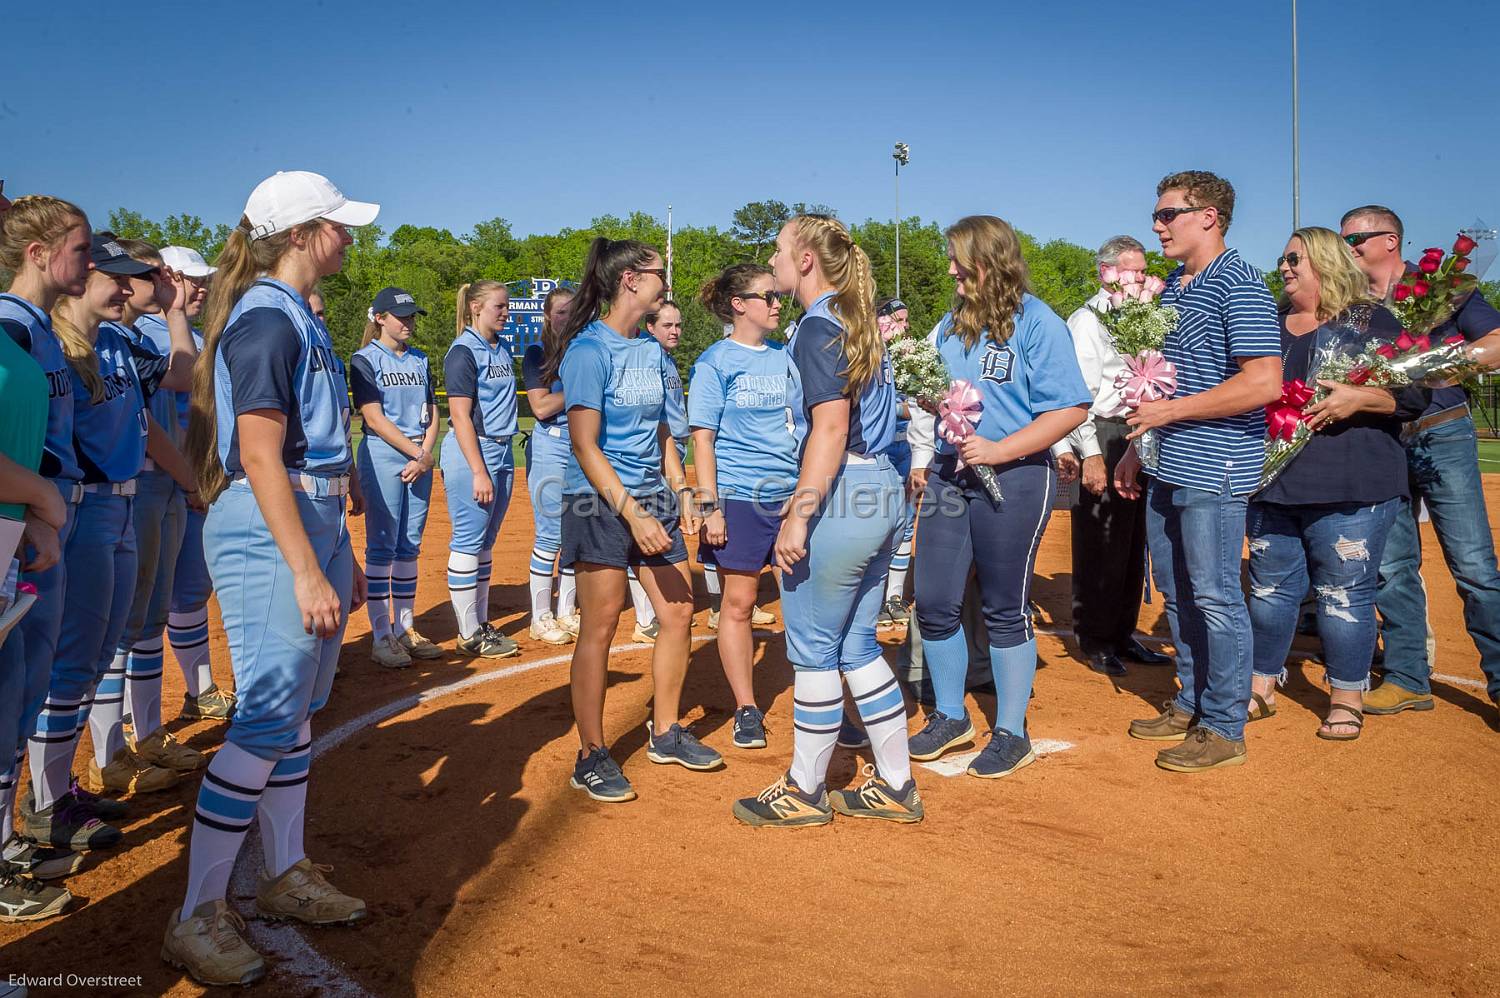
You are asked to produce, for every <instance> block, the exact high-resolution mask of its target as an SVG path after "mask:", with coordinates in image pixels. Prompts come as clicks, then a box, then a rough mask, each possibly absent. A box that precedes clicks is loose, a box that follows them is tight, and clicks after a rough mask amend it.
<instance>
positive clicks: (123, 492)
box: [79, 478, 135, 497]
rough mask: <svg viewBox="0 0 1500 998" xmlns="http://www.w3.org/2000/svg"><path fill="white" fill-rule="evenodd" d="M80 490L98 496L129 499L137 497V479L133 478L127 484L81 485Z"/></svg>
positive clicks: (91, 483) (100, 483) (97, 483)
mask: <svg viewBox="0 0 1500 998" xmlns="http://www.w3.org/2000/svg"><path fill="white" fill-rule="evenodd" d="M79 488H81V489H82V490H83V491H84V492H92V493H94V494H96V495H110V496H126V497H129V496H133V495H135V479H134V478H132V479H130V480H129V481H126V482H90V483H88V484H87V485H80V486H79Z"/></svg>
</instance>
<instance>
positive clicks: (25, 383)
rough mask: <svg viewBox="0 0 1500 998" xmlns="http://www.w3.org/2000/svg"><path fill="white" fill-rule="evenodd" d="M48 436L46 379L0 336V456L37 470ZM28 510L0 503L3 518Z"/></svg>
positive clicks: (13, 342) (12, 343)
mask: <svg viewBox="0 0 1500 998" xmlns="http://www.w3.org/2000/svg"><path fill="white" fill-rule="evenodd" d="M46 434H47V376H46V375H45V374H43V373H42V369H41V367H40V366H38V365H37V362H36V361H34V360H32V359H31V356H30V355H29V354H27V353H26V351H25V350H22V349H21V348H20V347H19V346H17V345H16V343H15V341H14V340H12V339H11V338H10V337H9V336H6V335H4V334H3V333H0V454H4V455H5V456H6V457H8V458H10V459H11V460H12V461H14V462H16V463H17V464H19V465H20V466H21V467H23V468H28V469H30V470H32V471H35V470H36V469H37V467H38V466H40V464H41V463H42V439H43V438H44V437H45V436H46ZM25 515H26V507H25V506H22V505H20V504H18V503H0V516H3V517H5V518H6V519H8V520H19V519H21V518H22V517H23V516H25Z"/></svg>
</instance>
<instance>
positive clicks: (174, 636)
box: [136, 246, 235, 720]
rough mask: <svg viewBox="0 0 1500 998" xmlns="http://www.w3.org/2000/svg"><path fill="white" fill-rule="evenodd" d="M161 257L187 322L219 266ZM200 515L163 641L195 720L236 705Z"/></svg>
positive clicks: (192, 254) (180, 404)
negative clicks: (213, 653)
mask: <svg viewBox="0 0 1500 998" xmlns="http://www.w3.org/2000/svg"><path fill="white" fill-rule="evenodd" d="M161 256H162V262H163V263H165V264H166V265H167V266H168V267H170V268H171V269H172V270H175V271H177V272H178V273H180V274H182V276H183V277H184V278H185V279H186V280H187V282H188V284H189V285H191V286H192V288H193V294H192V296H191V297H189V299H188V303H187V307H186V310H185V311H186V313H187V318H188V321H189V322H193V321H195V320H197V319H198V317H199V316H200V315H201V314H202V312H203V307H204V302H205V301H206V299H207V298H208V281H209V279H210V278H212V277H213V275H214V274H215V273H217V272H218V268H217V267H210V266H209V265H208V263H207V262H206V261H205V260H204V259H203V257H202V255H201V254H200V253H199V252H198V251H197V250H195V249H190V248H188V247H186V246H165V247H163V248H162V251H161ZM136 325H137V327H138V328H140V329H141V330H142V331H143V332H145V333H147V335H150V336H151V337H152V338H153V339H155V340H156V341H157V342H158V343H160V342H161V337H162V336H164V335H165V333H166V327H165V324H164V323H161V324H158V323H157V321H156V319H155V317H154V316H142V317H141V319H139V320H138V321H137V323H136ZM193 340H194V342H195V343H196V344H197V345H198V349H199V350H202V349H203V335H202V334H201V333H200V332H199V331H198V330H197V329H196V328H195V329H194V330H193ZM176 394H177V421H178V426H179V427H180V434H181V437H180V439H182V440H183V441H186V440H187V428H188V413H189V411H190V409H191V401H192V393H191V392H177V393H176ZM203 518H204V511H203V510H202V509H199V508H196V506H195V505H194V504H192V503H189V504H188V508H187V514H186V517H185V521H186V525H185V527H184V529H183V534H182V548H181V550H180V551H179V552H178V555H177V564H176V566H175V567H174V569H173V572H172V595H171V600H170V602H169V604H168V606H169V609H170V612H169V613H168V614H167V641H168V643H170V644H171V646H172V656H173V657H174V658H176V659H177V666H178V668H180V669H181V670H182V678H183V682H184V685H185V686H186V692H185V693H184V694H183V701H182V714H181V716H182V717H185V718H189V719H194V720H196V719H206V718H215V719H224V718H228V717H229V716H230V715H231V714H233V713H234V704H235V700H234V694H233V693H231V692H230V691H228V690H225V689H222V688H220V687H219V686H218V685H217V684H216V683H215V682H214V674H213V665H212V662H211V660H210V657H209V648H208V597H209V594H211V593H212V592H213V582H212V581H211V580H210V579H209V577H208V565H207V563H205V562H204V560H203Z"/></svg>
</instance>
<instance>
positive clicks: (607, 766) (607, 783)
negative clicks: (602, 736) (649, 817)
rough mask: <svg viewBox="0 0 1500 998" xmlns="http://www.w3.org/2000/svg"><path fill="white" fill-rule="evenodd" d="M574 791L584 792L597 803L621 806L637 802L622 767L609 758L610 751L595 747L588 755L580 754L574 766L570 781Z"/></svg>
mask: <svg viewBox="0 0 1500 998" xmlns="http://www.w3.org/2000/svg"><path fill="white" fill-rule="evenodd" d="M568 783H569V785H570V786H572V787H573V789H574V790H582V791H583V792H584V793H586V794H588V795H589V796H590V797H592V798H594V800H597V801H603V802H604V803H606V804H621V803H624V802H625V801H628V800H635V790H634V789H633V788H632V787H631V786H630V781H629V780H627V779H625V774H624V773H622V772H620V767H619V765H618V764H616V762H615V761H614V760H613V759H611V758H610V757H609V749H606V748H600V747H598V746H595V747H594V748H592V749H590V750H589V751H588V752H587V753H584V752H579V753H578V761H577V762H575V763H574V764H573V778H572V779H571V780H569V781H568Z"/></svg>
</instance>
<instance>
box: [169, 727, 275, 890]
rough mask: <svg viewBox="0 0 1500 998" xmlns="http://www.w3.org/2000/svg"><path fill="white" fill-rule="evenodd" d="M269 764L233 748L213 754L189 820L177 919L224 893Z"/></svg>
mask: <svg viewBox="0 0 1500 998" xmlns="http://www.w3.org/2000/svg"><path fill="white" fill-rule="evenodd" d="M275 765H276V763H275V762H273V761H272V760H270V759H262V758H261V757H260V756H256V755H251V754H250V753H249V752H246V751H245V750H244V749H242V748H240V747H239V746H238V745H236V744H234V743H233V742H226V743H225V744H224V747H223V748H221V749H219V751H217V752H215V753H214V757H213V761H212V762H210V763H209V764H208V771H207V772H205V773H204V774H203V783H202V785H201V786H200V787H199V788H198V806H197V809H196V811H195V813H194V815H193V837H192V841H191V843H190V844H189V847H188V883H187V894H186V895H185V896H184V897H183V901H182V917H183V918H186V917H188V916H189V915H191V914H192V912H193V909H194V908H197V907H198V906H199V905H201V904H203V903H204V902H206V901H217V900H219V899H221V898H223V897H224V894H225V892H226V891H227V890H228V889H229V874H230V872H231V871H233V869H234V857H235V856H236V855H237V854H238V853H239V851H240V845H241V843H243V842H244V841H245V832H247V831H249V829H250V823H251V822H253V821H254V820H255V811H256V807H257V805H259V803H260V797H261V792H262V791H263V790H264V789H265V786H266V780H267V778H268V777H270V775H271V769H272V767H274V766H275Z"/></svg>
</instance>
